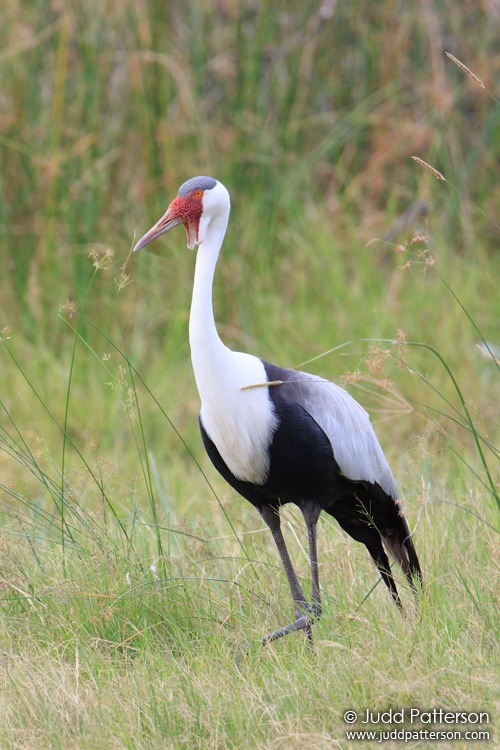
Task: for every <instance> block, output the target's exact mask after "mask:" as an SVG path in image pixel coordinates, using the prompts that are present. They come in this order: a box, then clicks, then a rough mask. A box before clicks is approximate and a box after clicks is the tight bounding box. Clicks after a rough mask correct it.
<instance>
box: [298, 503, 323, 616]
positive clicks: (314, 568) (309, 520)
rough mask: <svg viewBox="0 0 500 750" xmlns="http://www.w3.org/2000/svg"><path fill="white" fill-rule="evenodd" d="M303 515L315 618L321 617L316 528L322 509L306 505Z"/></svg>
mask: <svg viewBox="0 0 500 750" xmlns="http://www.w3.org/2000/svg"><path fill="white" fill-rule="evenodd" d="M300 509H301V511H302V515H303V516H304V520H305V522H306V526H307V536H308V540H309V559H310V561H311V580H312V592H311V605H312V611H313V614H314V617H315V618H318V619H319V618H320V617H321V594H320V591H319V572H318V544H317V536H316V528H317V524H318V518H319V514H320V513H321V508H320V507H319V506H318V505H313V504H304V505H303V506H301V508H300Z"/></svg>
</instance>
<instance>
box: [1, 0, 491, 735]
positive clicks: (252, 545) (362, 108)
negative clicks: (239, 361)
mask: <svg viewBox="0 0 500 750" xmlns="http://www.w3.org/2000/svg"><path fill="white" fill-rule="evenodd" d="M47 13H49V15H47ZM2 21H3V23H2V24H0V27H1V30H0V35H1V36H2V45H1V49H2V52H1V53H0V73H1V80H2V93H1V96H2V103H3V105H4V106H3V107H2V111H3V112H4V114H3V115H2V116H1V118H0V158H1V170H0V191H1V193H2V200H0V218H1V232H0V257H1V259H2V268H3V271H4V273H3V274H2V275H1V277H0V295H1V299H2V307H1V314H0V329H1V335H0V339H1V341H0V362H1V367H0V410H1V412H0V520H1V529H0V620H1V624H0V686H1V688H0V736H1V737H2V740H1V743H0V744H2V747H6V748H32V747H37V748H44V747H47V748H48V747H50V748H58V747H61V748H65V749H66V748H73V747H74V748H94V747H99V748H108V747H109V748H113V749H114V748H121V747H123V748H128V747H133V748H142V747H144V748H155V747H158V748H159V747H161V748H168V747H172V748H174V747H179V745H180V744H181V743H184V744H186V745H187V746H189V747H200V748H201V747H203V748H207V747H213V748H216V747H217V748H218V747H220V748H225V747H235V748H236V747H249V748H253V747H255V748H257V747H263V746H272V747H276V748H281V747H282V748H287V749H288V748H294V747H299V746H300V747H304V745H306V746H309V745H310V746H314V747H318V748H323V747H325V748H326V747H328V748H331V747H332V746H341V747H344V746H345V747H348V746H350V743H349V742H348V741H347V740H346V739H345V729H346V726H345V724H344V723H343V719H342V716H343V713H344V711H345V710H346V709H347V708H353V709H354V710H356V711H358V712H360V713H361V712H362V711H363V710H364V709H366V708H368V707H370V708H372V709H374V710H378V709H380V710H383V709H386V708H387V707H389V706H393V707H395V708H401V707H410V706H421V707H423V708H429V709H431V708H433V707H440V706H445V707H450V708H452V709H454V710H472V709H478V708H480V709H481V710H485V711H488V712H490V714H491V722H490V724H489V725H488V727H487V728H488V729H489V730H490V731H491V733H492V736H493V733H494V731H495V730H494V723H495V721H496V713H495V712H498V694H497V691H496V684H497V679H496V671H497V669H498V651H497V644H498V637H499V632H498V623H499V617H498V593H499V591H498V580H499V579H498V552H497V550H498V529H499V520H498V503H499V496H498V486H499V474H500V472H499V461H498V459H499V445H500V441H499V424H498V403H499V399H500V385H499V383H500V379H499V377H498V375H499V366H498V346H499V344H500V341H499V340H498V323H497V321H498V319H499V315H500V302H499V300H500V296H499V295H498V281H497V279H498V277H499V276H498V271H499V256H498V252H497V246H498V239H499V234H498V219H499V217H498V187H497V176H496V169H495V167H496V163H497V162H498V156H499V149H500V137H499V133H500V128H499V127H498V124H499V117H500V109H499V107H498V103H497V102H496V100H495V96H496V91H497V90H498V86H497V85H496V83H497V78H498V56H497V55H496V44H497V39H498V23H499V21H498V18H497V17H496V16H495V13H494V8H493V5H491V6H490V5H480V4H476V3H469V4H466V5H465V6H464V7H463V8H461V9H460V13H457V12H456V4H453V3H451V2H447V1H443V2H440V3H434V4H431V3H429V2H422V3H420V4H418V5H412V4H406V5H404V6H400V5H399V4H397V3H394V2H391V1H390V0H386V1H385V2H383V3H379V4H378V5H373V7H370V8H367V6H366V4H365V3H363V4H362V3H359V2H357V0H356V2H353V3H333V2H328V0H325V1H324V2H322V3H318V4H317V5H316V6H315V7H313V8H311V7H310V6H309V5H308V4H298V3H290V2H287V3H284V2H283V3H282V2H277V3H272V4H268V3H261V4H259V3H253V2H239V3H230V2H229V3H211V2H204V3H195V2H190V1H188V2H187V3H186V2H183V3H178V2H172V3H167V4H165V3H161V2H148V3H146V2H136V1H135V2H130V1H129V0H121V1H120V2H114V3H104V4H103V3H100V4H98V3H94V2H88V3H72V2H71V3H67V2H64V3H62V2H61V3H59V2H53V3H52V4H51V5H50V9H49V11H47V4H46V3H42V2H33V3H31V4H26V3H18V2H16V1H15V0H12V2H8V3H6V5H5V8H3V9H2ZM445 51H447V52H449V53H451V55H452V56H454V57H455V58H456V59H458V60H459V61H463V62H462V66H465V67H466V68H467V69H468V70H469V72H470V73H471V74H473V75H475V76H476V77H478V78H479V79H480V80H481V82H483V85H484V87H485V88H484V89H483V88H482V87H481V86H479V85H478V83H477V81H475V80H474V78H473V77H471V76H470V75H469V74H468V73H467V72H466V70H464V68H463V67H460V66H459V65H457V64H456V61H454V60H453V59H450V58H449V57H446V55H445ZM488 92H491V94H492V96H493V98H492V96H489V95H488ZM497 98H498V97H497ZM415 155H417V156H418V157H419V159H421V160H423V161H424V162H426V163H427V164H430V165H432V167H433V168H434V169H436V170H438V171H439V172H440V173H442V174H443V175H444V176H445V178H446V181H445V182H443V181H442V180H439V181H436V180H434V178H433V177H432V175H431V174H429V172H428V170H426V169H425V168H422V166H421V165H419V164H416V163H415V162H413V161H412V160H411V158H410V157H411V156H415ZM199 173H208V174H214V175H215V176H217V177H219V178H220V179H222V180H223V181H224V183H225V184H226V185H227V186H228V188H229V189H230V192H231V195H232V198H233V213H232V216H231V221H230V226H229V231H228V236H227V239H226V242H225V244H224V249H223V253H222V257H221V261H220V264H219V268H218V274H217V279H216V288H215V290H214V291H215V305H216V315H217V319H218V321H219V328H220V330H221V334H222V335H223V338H224V340H225V341H227V343H228V344H229V345H231V346H232V347H233V348H238V349H243V350H246V351H250V352H253V353H256V354H259V355H260V356H263V357H265V358H268V359H271V361H276V362H278V363H281V364H283V365H288V366H299V365H300V364H301V363H306V362H307V365H304V366H306V367H307V369H310V370H312V371H315V372H317V373H320V374H322V375H324V376H326V377H329V378H331V379H335V380H338V381H343V382H344V383H345V384H346V386H347V387H348V388H349V389H350V390H351V392H352V393H353V394H354V395H355V396H356V397H357V398H358V399H359V400H360V401H361V402H362V403H363V404H365V405H366V406H367V407H368V408H369V410H370V412H371V414H372V417H373V420H374V422H375V423H376V429H377V433H378V435H379V437H380V439H381V442H382V444H383V446H384V449H385V450H386V452H387V454H388V457H389V459H390V461H391V464H392V465H393V468H394V471H395V473H396V475H397V478H398V484H399V487H400V491H401V495H402V497H403V500H404V505H405V510H406V512H407V515H408V517H409V519H410V523H411V526H412V528H413V529H414V530H415V543H416V546H417V549H418V552H419V555H420V557H421V559H422V563H423V568H424V576H425V592H424V596H423V598H422V602H421V605H420V607H419V608H418V609H414V607H413V603H412V599H411V596H410V595H409V594H407V592H406V590H405V588H404V584H402V588H403V593H404V597H405V607H406V610H407V617H406V618H401V617H400V615H399V613H398V612H397V611H395V608H392V607H391V606H390V602H388V599H387V595H386V592H384V591H382V587H380V586H378V585H376V582H377V576H376V575H375V572H374V570H373V568H372V566H371V565H370V564H369V562H368V561H367V559H366V555H365V553H364V552H363V550H362V549H361V548H360V547H359V546H358V545H355V544H354V543H352V542H350V541H349V540H348V539H347V538H346V537H345V535H343V534H342V533H341V532H340V531H339V530H338V528H337V527H336V526H335V524H334V523H333V522H332V521H329V520H328V519H324V520H322V521H321V530H320V554H321V558H320V564H321V568H322V570H321V578H322V584H323V587H324V589H323V596H324V600H325V616H324V618H323V619H322V620H321V621H320V622H319V623H317V625H316V626H315V627H316V628H317V631H316V633H317V638H316V640H317V648H316V651H315V653H314V654H311V653H310V651H309V650H308V649H307V647H306V644H305V643H304V639H302V638H301V637H292V636H290V637H289V638H288V639H286V640H285V641H284V642H282V643H277V644H275V645H273V646H272V647H270V648H268V649H263V650H255V651H254V650H252V651H251V652H250V653H249V655H248V658H247V659H246V660H245V662H244V663H243V666H242V668H241V669H240V671H239V672H238V671H237V670H236V669H235V667H234V661H235V659H236V657H237V656H238V654H239V653H240V648H241V644H242V643H243V642H244V641H246V640H248V639H250V640H251V641H252V642H253V641H255V643H258V642H259V639H260V637H261V636H262V635H263V634H264V633H265V632H268V631H269V630H271V629H273V628H275V627H276V626H277V625H279V624H282V623H283V622H284V621H285V619H286V617H287V615H288V609H289V593H288V590H287V586H286V581H285V580H284V577H283V576H282V574H281V569H280V566H279V564H278V562H279V561H278V560H277V558H276V555H275V551H274V549H273V548H272V545H271V543H270V541H269V535H268V533H267V531H266V530H265V529H263V528H262V525H261V523H260V521H259V519H258V517H257V516H256V514H255V512H254V511H253V509H252V508H251V507H250V506H249V505H248V504H246V503H245V502H244V501H243V500H240V499H238V498H235V497H234V494H233V493H232V492H231V491H230V489H229V488H228V487H227V486H226V485H225V484H224V483H223V482H222V480H221V479H220V478H218V477H217V476H215V475H214V471H213V470H212V469H211V467H210V466H209V465H208V462H207V459H206V458H205V456H204V454H203V450H202V446H201V441H200V439H199V435H198V427H197V418H196V415H197V410H198V399H197V395H196V391H195V386H194V382H193V378H192V375H191V370H190V364H189V350H188V345H187V319H188V308H189V297H190V287H191V282H192V272H193V264H194V256H193V254H191V253H189V252H188V251H186V250H185V249H184V248H183V244H184V237H183V236H182V232H181V231H180V230H179V234H178V235H176V234H175V233H173V234H172V235H169V236H168V238H167V240H165V242H164V244H163V247H162V246H161V244H160V246H159V247H158V248H157V252H158V254H159V256H160V257H157V256H156V255H153V254H151V253H145V254H144V255H143V256H142V257H141V258H139V259H136V258H131V257H130V254H129V253H130V247H131V246H132V243H133V238H134V235H135V234H137V233H142V232H143V231H144V230H145V229H146V228H147V227H148V226H149V225H150V224H151V223H152V221H153V220H156V219H157V218H158V216H159V215H160V214H161V213H162V212H163V211H164V209H165V206H166V203H167V202H168V200H170V199H171V198H172V197H173V196H174V195H175V191H176V190H177V186H178V184H180V183H181V182H182V181H183V180H184V179H186V178H188V177H190V176H192V175H194V174H199ZM284 519H285V520H284V526H285V533H286V534H287V540H288V541H289V544H290V547H291V551H292V555H293V558H294V560H296V561H297V564H298V568H299V572H300V575H301V576H303V577H304V578H305V580H306V586H307V571H308V561H307V555H306V552H305V550H304V547H303V541H304V533H303V528H302V523H301V520H300V518H299V517H298V515H297V514H295V513H294V512H293V510H292V509H287V510H286V512H285V514H284ZM356 728H359V725H357V727H356ZM483 728H485V727H483ZM494 741H495V740H493V742H494ZM358 744H359V743H358ZM376 745H377V743H376V742H374V743H373V746H376ZM353 746H354V745H353ZM366 746H369V743H367V744H366ZM410 746H411V745H410ZM441 746H442V747H446V746H447V745H446V743H443V744H442V745H440V747H441ZM449 746H450V747H451V743H450V745H449ZM465 746H468V745H467V743H466V742H465V741H463V742H460V741H459V742H455V743H453V747H455V748H458V747H465Z"/></svg>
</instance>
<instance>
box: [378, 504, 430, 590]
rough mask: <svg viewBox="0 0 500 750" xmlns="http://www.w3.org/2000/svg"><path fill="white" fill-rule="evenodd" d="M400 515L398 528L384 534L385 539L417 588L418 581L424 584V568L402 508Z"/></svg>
mask: <svg viewBox="0 0 500 750" xmlns="http://www.w3.org/2000/svg"><path fill="white" fill-rule="evenodd" d="M398 515H399V524H398V528H397V529H395V530H394V533H393V534H391V535H390V536H389V535H387V536H386V535H384V536H383V540H384V542H385V543H386V544H387V546H388V548H389V550H390V552H391V554H392V555H393V557H394V559H395V560H397V562H398V563H399V564H400V565H401V568H402V569H403V573H404V574H405V576H406V577H407V579H408V581H409V582H410V585H411V586H412V588H413V589H415V590H416V589H417V585H416V584H417V583H418V585H419V586H421V585H422V569H421V568H420V562H419V560H418V557H417V552H416V550H415V547H414V545H413V542H412V539H411V533H410V528H409V526H408V522H407V520H406V518H405V516H404V513H403V511H402V510H400V511H399V514H398Z"/></svg>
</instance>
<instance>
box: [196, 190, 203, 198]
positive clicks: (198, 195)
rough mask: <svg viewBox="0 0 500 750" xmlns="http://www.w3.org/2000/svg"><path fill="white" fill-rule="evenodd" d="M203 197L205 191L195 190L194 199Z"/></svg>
mask: <svg viewBox="0 0 500 750" xmlns="http://www.w3.org/2000/svg"><path fill="white" fill-rule="evenodd" d="M202 195H203V190H195V191H194V197H195V198H201V196H202Z"/></svg>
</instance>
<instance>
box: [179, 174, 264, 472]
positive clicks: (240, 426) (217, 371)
mask: <svg viewBox="0 0 500 750" xmlns="http://www.w3.org/2000/svg"><path fill="white" fill-rule="evenodd" d="M219 185H220V183H219V184H218V185H217V187H216V188H214V192H215V191H216V190H217V189H218V188H219ZM220 187H221V188H222V186H220ZM210 193H212V191H210ZM205 195H206V196H207V193H205ZM208 195H209V194H208ZM210 197H211V196H210ZM218 197H219V200H220V196H218ZM219 206H220V203H219ZM228 217H229V199H228V200H227V209H226V211H225V212H224V211H222V213H220V214H218V215H215V216H214V217H213V218H212V219H211V220H210V222H209V223H208V224H207V225H206V227H204V237H203V238H202V240H201V242H200V246H199V248H198V254H197V258H196V269H195V276H194V286H193V298H192V302H191V314H190V318H189V343H190V346H191V360H192V363H193V371H194V376H195V379H196V385H197V387H198V392H199V394H200V398H201V412H200V416H201V421H202V424H203V427H204V429H205V430H206V432H207V434H208V436H209V437H210V439H211V440H212V441H213V442H214V443H215V445H216V447H217V449H218V451H219V453H220V455H221V456H222V458H223V460H224V461H225V463H226V465H227V466H228V468H229V469H230V470H231V471H232V473H233V474H234V475H235V477H237V478H238V479H242V480H245V481H247V482H253V483H255V484H263V483H264V482H265V480H266V478H267V475H268V472H269V454H268V450H267V449H268V446H269V444H270V442H271V438H272V434H273V432H274V430H275V428H276V426H277V418H276V415H275V414H274V409H273V406H272V402H271V400H270V398H269V394H268V389H267V388H251V389H245V387H246V386H249V385H258V384H262V383H265V382H266V381H267V376H266V372H265V369H264V365H263V364H262V362H261V361H260V359H258V358H257V357H252V356H251V355H249V354H243V353H240V352H233V351H231V350H230V349H228V348H227V347H226V346H225V345H224V344H223V343H222V341H221V340H220V338H219V335H218V333H217V329H216V327H215V320H214V314H213V307H212V285H213V278H214V272H215V266H216V263H217V258H218V255H219V251H220V248H221V245H222V240H223V238H224V234H225V231H226V227H227V220H228Z"/></svg>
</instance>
